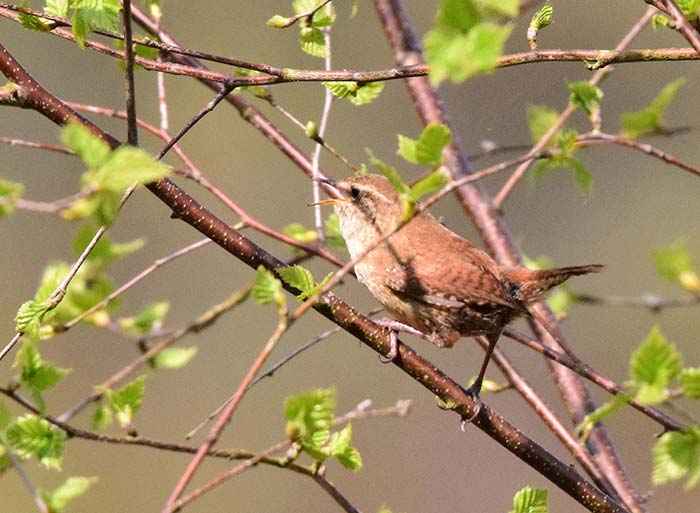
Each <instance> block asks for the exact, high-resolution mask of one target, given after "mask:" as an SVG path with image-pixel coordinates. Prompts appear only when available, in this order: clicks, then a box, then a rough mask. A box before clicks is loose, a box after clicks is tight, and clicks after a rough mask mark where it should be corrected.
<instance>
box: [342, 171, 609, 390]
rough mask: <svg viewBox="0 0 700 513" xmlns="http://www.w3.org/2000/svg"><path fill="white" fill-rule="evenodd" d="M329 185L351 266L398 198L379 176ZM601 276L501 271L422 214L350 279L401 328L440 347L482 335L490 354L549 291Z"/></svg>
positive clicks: (394, 220)
mask: <svg viewBox="0 0 700 513" xmlns="http://www.w3.org/2000/svg"><path fill="white" fill-rule="evenodd" d="M333 185H334V186H335V187H336V188H337V189H338V190H339V191H340V192H341V193H342V194H343V196H344V197H345V199H344V200H331V201H330V202H331V203H333V204H334V206H335V209H336V211H337V212H338V216H339V218H340V228H341V231H342V233H343V237H344V238H345V241H346V243H347V245H348V249H349V251H350V255H351V256H352V257H353V258H354V257H356V256H357V255H358V254H360V253H361V252H363V251H364V250H365V249H366V248H367V247H368V245H369V244H372V243H373V242H374V241H376V240H377V239H378V237H379V236H381V235H382V234H384V233H387V232H388V231H390V230H391V229H393V228H394V227H395V226H397V225H398V223H399V222H400V221H401V219H402V217H403V211H402V207H401V205H400V202H399V199H398V195H397V193H396V190H395V189H394V187H392V185H391V184H390V183H389V181H388V180H387V179H386V178H384V177H383V176H380V175H364V176H355V177H352V178H347V179H345V180H341V181H339V182H337V183H333ZM601 268H602V266H600V265H585V266H576V267H564V268H561V269H546V270H530V269H526V268H524V267H514V268H506V267H503V266H501V265H499V264H498V263H497V262H496V261H495V260H493V259H492V258H491V257H490V256H489V255H488V254H486V253H485V252H483V251H481V250H480V249H478V248H477V247H475V246H474V245H472V244H471V243H470V242H469V241H467V240H466V239H463V238H462V237H460V236H459V235H457V234H456V233H454V232H452V231H450V230H448V229H447V228H445V227H444V226H443V225H442V224H441V223H440V222H439V221H438V220H437V219H435V218H434V217H433V216H432V215H430V214H429V213H428V212H421V213H419V214H418V215H417V216H415V217H414V218H413V219H412V220H411V221H410V222H409V223H408V224H407V225H406V226H404V227H403V228H401V229H400V230H399V231H398V232H396V233H395V234H393V235H392V236H391V237H389V238H388V239H387V240H386V241H385V242H382V243H381V244H380V245H379V246H377V247H376V248H374V249H373V250H371V251H370V252H369V253H368V254H367V255H366V256H365V257H364V258H363V259H362V260H360V261H359V262H358V263H357V264H356V265H355V272H356V274H357V277H358V279H359V280H360V282H362V283H363V284H364V285H365V286H366V287H367V288H368V289H369V290H370V292H371V293H372V295H374V297H375V298H376V299H377V300H378V301H379V302H380V303H381V304H382V305H383V306H384V308H385V309H386V310H387V311H388V312H389V313H390V314H391V315H392V316H393V317H394V318H395V319H396V320H398V321H399V322H400V323H401V324H403V325H406V326H408V327H410V328H413V329H414V330H418V331H419V332H421V336H422V337H423V338H425V339H426V340H429V341H430V342H432V343H433V344H435V345H437V346H440V347H452V346H453V345H454V344H455V343H456V342H457V340H458V339H459V338H460V337H461V336H479V335H484V336H486V337H487V339H488V340H489V342H490V345H491V346H494V345H495V343H496V341H497V340H498V337H499V335H500V333H501V331H502V330H503V328H504V327H505V326H506V325H507V324H508V323H509V322H511V321H512V320H513V319H515V318H516V317H518V316H520V315H527V314H528V306H529V305H531V304H533V303H536V302H538V301H541V300H542V299H544V298H545V297H546V295H547V293H548V292H549V290H550V289H551V288H552V287H555V286H556V285H559V284H560V283H562V282H563V281H565V280H567V279H568V278H569V277H570V276H576V275H580V274H587V273H591V272H598V271H600V270H601ZM491 349H492V347H491ZM490 352H491V351H489V352H488V356H490ZM487 361H488V360H487ZM482 370H485V365H483V366H482ZM480 378H483V376H480ZM480 381H481V380H480V379H478V387H475V388H476V390H475V395H476V394H478V391H479V388H480V387H481V382H480ZM475 385H477V383H475Z"/></svg>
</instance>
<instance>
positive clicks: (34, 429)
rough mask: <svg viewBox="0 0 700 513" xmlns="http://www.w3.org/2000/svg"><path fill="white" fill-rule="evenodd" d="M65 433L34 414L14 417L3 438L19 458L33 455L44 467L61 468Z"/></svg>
mask: <svg viewBox="0 0 700 513" xmlns="http://www.w3.org/2000/svg"><path fill="white" fill-rule="evenodd" d="M65 438H66V435H65V434H64V433H63V431H61V430H59V429H52V428H51V424H49V422H48V421H47V420H44V419H42V418H40V417H37V416H36V415H24V416H23V417H19V418H17V419H15V420H14V421H13V422H11V423H10V425H9V426H7V429H6V430H5V439H6V440H7V443H8V444H9V446H10V447H11V448H12V450H13V451H14V452H15V453H16V454H17V455H18V456H19V457H21V458H30V457H35V458H36V459H38V460H39V463H41V464H42V465H43V466H44V467H46V468H53V469H56V470H60V469H61V459H62V457H63V442H64V440H65Z"/></svg>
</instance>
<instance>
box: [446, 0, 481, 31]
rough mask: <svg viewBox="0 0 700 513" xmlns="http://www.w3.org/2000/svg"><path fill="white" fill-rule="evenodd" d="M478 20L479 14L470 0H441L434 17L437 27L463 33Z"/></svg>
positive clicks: (479, 18)
mask: <svg viewBox="0 0 700 513" xmlns="http://www.w3.org/2000/svg"><path fill="white" fill-rule="evenodd" d="M480 20H481V15H480V14H479V11H478V9H477V7H476V5H475V4H474V2H473V1H472V0H442V2H441V4H440V7H439V8H438V11H437V15H436V17H435V22H436V24H437V26H438V27H440V28H443V29H452V30H454V31H458V32H461V33H463V34H466V33H467V32H469V30H471V28H472V27H473V26H474V25H476V24H477V23H479V21H480Z"/></svg>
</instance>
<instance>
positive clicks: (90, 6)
mask: <svg viewBox="0 0 700 513" xmlns="http://www.w3.org/2000/svg"><path fill="white" fill-rule="evenodd" d="M71 7H72V8H74V11H73V17H72V18H71V23H72V25H73V36H75V41H76V43H78V45H79V46H80V47H81V48H84V47H85V38H86V36H87V34H88V32H90V31H91V30H93V29H96V28H97V29H104V30H109V31H111V32H116V31H117V30H118V29H119V11H120V10H121V4H120V3H119V0H76V1H74V2H71Z"/></svg>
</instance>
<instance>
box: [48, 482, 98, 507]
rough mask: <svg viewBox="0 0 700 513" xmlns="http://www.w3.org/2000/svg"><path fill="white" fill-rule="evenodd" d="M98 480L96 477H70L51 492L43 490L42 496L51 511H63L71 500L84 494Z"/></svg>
mask: <svg viewBox="0 0 700 513" xmlns="http://www.w3.org/2000/svg"><path fill="white" fill-rule="evenodd" d="M96 482H97V478H96V477H79V476H73V477H69V478H68V479H66V481H65V482H64V483H63V484H62V485H60V486H59V487H58V488H56V489H54V490H52V491H50V492H47V491H43V490H42V491H41V497H42V499H44V502H45V503H46V505H47V506H48V507H49V511H50V512H51V513H62V512H63V511H64V510H65V508H66V506H67V505H68V503H69V502H71V501H72V500H74V499H77V498H78V497H80V496H81V495H84V494H85V492H87V491H88V488H90V487H91V486H92V485H93V484H94V483H96Z"/></svg>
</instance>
